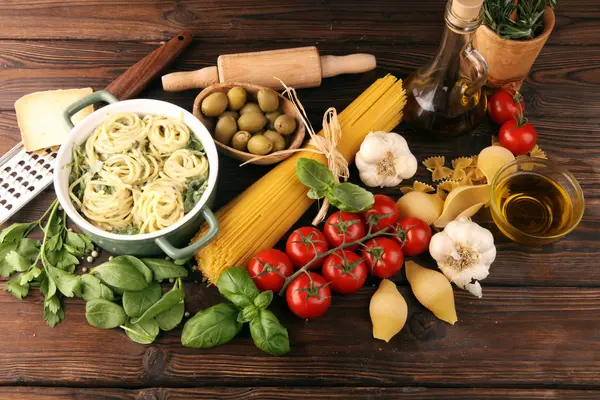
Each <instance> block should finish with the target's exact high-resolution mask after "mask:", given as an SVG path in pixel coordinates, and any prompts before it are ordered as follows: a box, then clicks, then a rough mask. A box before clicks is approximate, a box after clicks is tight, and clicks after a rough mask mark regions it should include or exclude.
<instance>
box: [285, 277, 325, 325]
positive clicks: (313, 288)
mask: <svg viewBox="0 0 600 400" xmlns="http://www.w3.org/2000/svg"><path fill="white" fill-rule="evenodd" d="M285 299H286V301H287V304H288V307H289V308H290V310H291V311H292V312H293V313H294V314H296V315H297V316H298V317H300V318H306V319H309V318H317V317H320V316H321V315H323V314H325V311H327V309H328V308H329V305H330V304H331V290H330V289H329V284H328V283H327V281H325V278H323V277H322V276H321V275H319V274H317V273H315V272H307V273H304V274H301V275H300V276H299V277H297V278H296V279H294V280H293V281H292V283H290V285H289V286H288V287H287V291H286V292H285Z"/></svg>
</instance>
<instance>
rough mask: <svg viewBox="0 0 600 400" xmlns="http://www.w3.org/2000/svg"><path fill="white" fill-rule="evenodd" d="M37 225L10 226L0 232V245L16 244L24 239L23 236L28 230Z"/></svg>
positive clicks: (18, 224) (17, 224) (33, 223)
mask: <svg viewBox="0 0 600 400" xmlns="http://www.w3.org/2000/svg"><path fill="white" fill-rule="evenodd" d="M35 224H37V222H32V223H16V224H12V225H10V226H8V227H6V228H4V229H2V231H0V243H16V242H18V241H19V240H21V239H22V238H24V237H25V234H26V233H27V231H29V229H30V228H31V227H32V226H33V225H35Z"/></svg>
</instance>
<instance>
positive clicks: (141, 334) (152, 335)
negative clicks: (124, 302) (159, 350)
mask: <svg viewBox="0 0 600 400" xmlns="http://www.w3.org/2000/svg"><path fill="white" fill-rule="evenodd" d="M121 328H123V330H124V331H125V334H126V335H127V336H128V337H129V339H131V340H133V341H134V342H136V343H140V344H150V343H152V342H154V340H155V339H156V337H157V336H158V333H159V332H160V329H159V326H158V322H156V321H155V320H154V319H149V320H148V321H141V322H138V323H137V324H133V323H131V321H127V323H126V324H125V325H121Z"/></svg>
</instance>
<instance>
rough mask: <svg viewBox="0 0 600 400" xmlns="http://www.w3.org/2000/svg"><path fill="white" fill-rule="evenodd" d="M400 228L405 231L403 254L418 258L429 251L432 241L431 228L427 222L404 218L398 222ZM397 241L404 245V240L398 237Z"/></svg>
mask: <svg viewBox="0 0 600 400" xmlns="http://www.w3.org/2000/svg"><path fill="white" fill-rule="evenodd" d="M398 227H401V228H402V229H403V230H404V233H405V238H404V245H403V246H402V252H403V253H404V254H405V255H407V256H418V255H419V254H423V253H425V252H426V251H427V249H429V241H430V240H431V228H430V227H429V225H427V223H426V222H425V221H423V220H422V219H419V218H413V217H410V218H404V219H401V220H400V221H399V222H398ZM396 240H397V241H398V242H400V243H401V244H402V240H401V239H400V238H399V237H397V236H396Z"/></svg>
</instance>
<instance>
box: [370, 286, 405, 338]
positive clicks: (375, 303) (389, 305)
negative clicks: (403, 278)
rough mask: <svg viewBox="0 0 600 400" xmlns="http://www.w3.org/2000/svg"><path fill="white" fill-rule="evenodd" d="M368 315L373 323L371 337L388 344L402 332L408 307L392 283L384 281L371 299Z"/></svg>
mask: <svg viewBox="0 0 600 400" xmlns="http://www.w3.org/2000/svg"><path fill="white" fill-rule="evenodd" d="M369 314H370V315H371V322H372V323H373V337H374V338H375V339H381V340H385V341H386V342H389V341H390V339H391V338H393V337H394V335H396V334H397V333H398V332H400V331H401V330H402V328H403V327H404V324H405V323H406V318H407V317H408V305H407V304H406V300H404V297H402V295H401V294H400V292H399V291H398V288H397V287H396V285H395V284H394V282H392V281H390V280H388V279H384V280H382V281H381V283H380V284H379V289H377V291H376V292H375V293H374V294H373V297H371V303H370V304H369Z"/></svg>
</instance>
